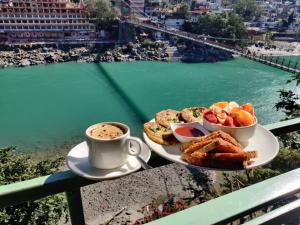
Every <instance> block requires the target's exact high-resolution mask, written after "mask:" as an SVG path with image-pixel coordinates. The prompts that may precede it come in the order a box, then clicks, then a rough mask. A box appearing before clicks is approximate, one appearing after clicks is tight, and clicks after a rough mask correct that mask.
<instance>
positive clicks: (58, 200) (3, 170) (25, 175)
mask: <svg viewBox="0 0 300 225" xmlns="http://www.w3.org/2000/svg"><path fill="white" fill-rule="evenodd" d="M14 151H15V148H14V147H9V148H5V149H0V185H6V184H10V183H14V182H18V181H23V180H28V179H32V178H36V177H39V176H45V175H48V174H51V173H54V172H56V171H57V170H58V169H59V167H60V166H61V165H62V162H63V161H64V158H62V157H61V158H57V159H54V160H43V161H40V162H34V161H33V160H32V159H31V158H30V156H26V155H23V154H19V153H18V154H17V153H15V152H14ZM66 212H67V202H66V199H65V196H64V194H58V195H54V196H50V197H46V198H44V199H41V200H37V201H31V202H26V203H21V204H19V205H16V206H9V207H6V208H4V209H0V224H3V225H6V224H7V225H10V224H14V225H23V224H28V225H40V224H42V225H43V224H50V225H55V224H58V222H59V221H60V219H61V217H62V216H67V214H66Z"/></svg>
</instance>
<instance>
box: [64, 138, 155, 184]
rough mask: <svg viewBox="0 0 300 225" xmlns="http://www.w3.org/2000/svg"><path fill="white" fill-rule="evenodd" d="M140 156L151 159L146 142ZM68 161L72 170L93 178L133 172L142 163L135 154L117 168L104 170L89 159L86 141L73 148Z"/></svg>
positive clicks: (110, 177) (102, 178)
mask: <svg viewBox="0 0 300 225" xmlns="http://www.w3.org/2000/svg"><path fill="white" fill-rule="evenodd" d="M140 156H141V158H143V159H144V160H145V161H146V162H148V161H149V159H150V156H151V151H150V149H149V147H148V146H147V145H146V144H145V143H143V148H142V151H141V154H140ZM66 161H67V166H68V168H69V169H70V170H72V171H73V172H74V173H76V174H77V175H79V176H81V177H84V178H87V179H91V180H106V179H113V178H116V177H121V176H125V175H127V174H130V173H133V172H135V171H137V170H139V169H140V168H141V163H140V162H139V161H138V160H137V159H136V157H135V156H128V160H127V163H125V164H124V165H123V166H121V167H118V168H116V169H110V170H103V169H97V168H95V167H92V166H91V165H90V163H89V160H88V146H87V143H86V142H85V141H84V142H82V143H80V144H78V145H76V146H75V147H74V148H72V149H71V151H70V152H69V153H68V155H67V159H66Z"/></svg>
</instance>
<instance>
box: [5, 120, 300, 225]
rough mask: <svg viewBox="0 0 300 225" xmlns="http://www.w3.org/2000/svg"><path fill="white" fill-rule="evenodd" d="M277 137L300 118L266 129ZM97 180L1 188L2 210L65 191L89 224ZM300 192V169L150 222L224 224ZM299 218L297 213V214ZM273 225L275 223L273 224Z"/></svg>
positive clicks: (275, 214) (76, 217)
mask: <svg viewBox="0 0 300 225" xmlns="http://www.w3.org/2000/svg"><path fill="white" fill-rule="evenodd" d="M265 127H266V128H267V129H269V130H270V131H271V132H273V133H274V134H275V135H280V134H285V133H288V132H292V131H297V130H300V118H298V119H293V120H288V121H283V122H279V123H275V124H270V125H266V126H265ZM95 182H96V181H91V180H86V179H84V178H81V177H79V176H77V175H75V174H73V173H72V172H71V171H65V172H59V173H55V174H52V175H48V176H43V177H38V178H35V179H32V180H27V181H22V182H17V183H13V184H8V185H3V186H0V208H4V207H7V206H10V205H18V204H20V203H23V202H26V201H32V200H37V199H41V198H44V197H46V196H50V195H54V194H57V193H62V192H65V193H66V196H67V200H68V206H69V211H70V216H71V222H72V224H73V225H83V224H85V220H84V214H83V207H82V200H81V193H80V188H81V187H83V186H86V185H89V184H92V183H95ZM298 191H300V169H297V170H293V171H291V172H288V173H285V174H282V175H279V176H277V177H274V178H271V179H268V180H266V181H264V182H260V183H257V184H254V185H251V186H249V187H247V188H244V189H241V190H239V191H235V192H233V193H230V194H227V195H224V196H222V197H219V198H216V199H213V200H210V201H207V202H205V203H202V204H200V205H197V206H194V207H191V208H189V209H186V210H183V211H181V212H179V213H176V214H173V215H171V216H167V217H165V218H162V219H160V220H157V221H155V222H152V223H150V224H151V225H152V224H153V225H163V224H164V225H165V224H167V225H168V224H172V225H193V224H195V225H196V224H197V225H198V224H220V223H222V224H224V223H225V222H228V221H232V220H234V219H236V218H240V217H242V216H244V215H246V214H249V213H251V212H253V211H255V210H256V209H257V208H258V207H263V206H264V205H267V204H271V203H272V202H274V201H275V200H278V199H280V198H284V197H286V196H287V195H291V194H294V193H296V192H298ZM299 209H300V201H299V200H297V201H294V202H292V203H289V204H287V205H284V206H283V207H281V208H279V209H276V210H273V211H271V212H270V213H267V214H265V215H263V216H261V217H258V218H256V219H254V220H252V221H251V222H249V223H248V224H265V223H266V224H268V223H269V222H270V221H275V220H280V219H282V218H285V217H286V216H290V215H292V214H295V213H298V215H299V214H300V211H299ZM296 215H297V214H296ZM269 224H272V223H269Z"/></svg>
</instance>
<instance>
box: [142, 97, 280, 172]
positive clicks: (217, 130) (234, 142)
mask: <svg viewBox="0 0 300 225" xmlns="http://www.w3.org/2000/svg"><path fill="white" fill-rule="evenodd" d="M143 136H144V140H145V142H146V143H147V145H148V146H149V147H150V148H151V149H152V150H153V151H154V152H156V153H157V154H158V155H160V156H161V157H163V158H165V159H168V160H170V161H172V162H175V163H181V164H184V165H191V166H198V167H201V168H206V169H218V170H242V169H251V168H255V167H258V166H262V165H265V164H267V163H269V162H270V161H272V160H273V159H274V158H275V157H276V155H277V154H278V151H279V143H278V140H277V138H276V137H275V136H274V135H273V134H272V133H271V132H270V131H268V130H267V129H265V128H264V127H263V126H261V125H259V124H258V120H257V118H256V116H255V113H254V109H253V106H252V105H251V104H249V103H246V104H244V105H241V106H240V105H238V104H237V103H235V102H219V103H215V104H213V105H211V106H210V107H209V108H204V107H190V108H186V109H183V110H181V111H177V110H172V109H167V110H163V111H161V112H158V113H157V114H156V116H155V119H153V120H151V121H149V122H147V123H145V124H144V133H143Z"/></svg>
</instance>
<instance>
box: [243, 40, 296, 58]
mask: <svg viewBox="0 0 300 225" xmlns="http://www.w3.org/2000/svg"><path fill="white" fill-rule="evenodd" d="M272 46H273V47H270V46H258V45H252V46H249V47H248V50H249V51H250V52H255V53H256V54H262V55H267V56H300V45H299V42H286V41H273V42H272Z"/></svg>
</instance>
